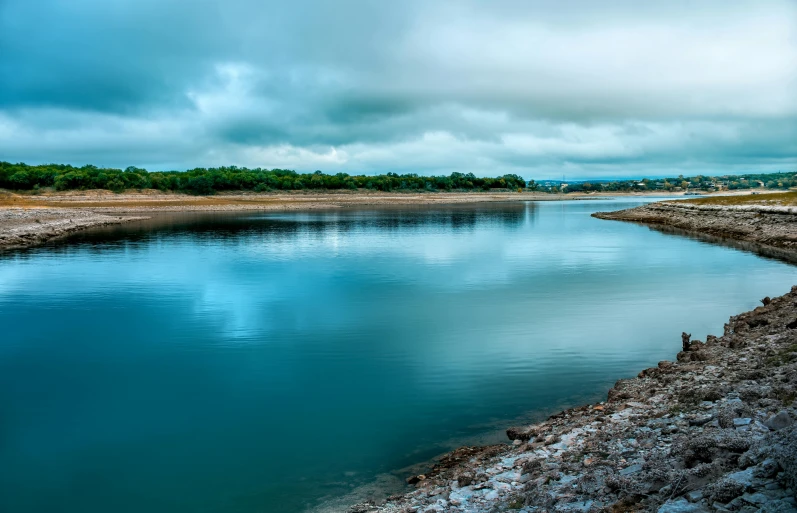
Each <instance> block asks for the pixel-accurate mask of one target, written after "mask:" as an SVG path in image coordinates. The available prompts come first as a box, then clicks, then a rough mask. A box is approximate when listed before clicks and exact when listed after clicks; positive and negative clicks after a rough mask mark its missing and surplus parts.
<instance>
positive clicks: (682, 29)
mask: <svg viewBox="0 0 797 513" xmlns="http://www.w3.org/2000/svg"><path fill="white" fill-rule="evenodd" d="M0 160H10V161H15V162H16V161H24V162H28V163H44V162H68V163H72V164H85V163H92V164H97V165H105V166H114V167H126V166H128V165H135V166H140V167H146V168H147V169H150V170H159V169H186V168H190V167H195V166H213V165H229V164H235V165H240V166H250V167H258V166H259V167H269V168H271V167H286V168H293V169H297V170H301V171H312V170H315V169H321V170H324V171H326V172H339V171H346V172H349V173H363V172H364V173H381V172H387V171H396V172H417V173H422V174H429V173H450V172H452V171H465V172H468V171H472V172H474V173H477V174H483V175H496V174H503V173H507V172H514V173H518V174H521V175H523V176H525V177H527V178H553V177H559V176H561V175H563V174H566V175H567V176H568V178H577V177H584V178H588V177H609V176H642V175H647V176H654V175H662V174H664V175H672V174H678V173H684V174H696V173H714V172H716V173H726V172H745V171H768V170H772V171H776V170H797V0H782V1H766V0H756V1H749V2H748V1H744V0H739V1H734V2H727V1H724V0H720V1H709V0H706V1H698V2H682V1H677V0H668V1H662V2H638V1H628V2H609V1H607V2H593V1H591V0H589V1H587V0H584V1H564V2H560V1H557V2H552V1H547V2H542V1H529V0H525V1H523V0H517V1H515V0H492V1H486V0H485V1H474V0H402V1H401V2H385V1H382V0H370V1H369V0H336V1H329V0H292V1H291V2H285V1H278V0H35V1H32V0H0Z"/></svg>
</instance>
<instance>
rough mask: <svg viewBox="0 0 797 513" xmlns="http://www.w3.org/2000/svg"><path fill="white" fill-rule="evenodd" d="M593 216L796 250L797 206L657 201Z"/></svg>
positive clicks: (791, 250)
mask: <svg viewBox="0 0 797 513" xmlns="http://www.w3.org/2000/svg"><path fill="white" fill-rule="evenodd" d="M592 215H593V217H597V218H599V219H608V220H616V221H633V222H639V223H645V224H647V225H652V226H659V227H667V228H676V229H680V230H686V231H689V232H695V233H699V234H702V235H709V236H714V237H720V238H726V239H731V240H734V241H741V242H749V243H754V244H757V245H759V246H761V247H763V248H767V247H769V248H777V249H785V250H788V251H790V252H793V253H797V228H796V225H795V223H797V207H788V206H776V205H741V206H729V205H700V204H694V203H687V202H683V201H679V202H661V203H651V204H648V205H644V206H641V207H636V208H631V209H628V210H620V211H617V212H596V213H595V214H592Z"/></svg>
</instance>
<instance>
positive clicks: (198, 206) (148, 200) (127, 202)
mask: <svg viewBox="0 0 797 513" xmlns="http://www.w3.org/2000/svg"><path fill="white" fill-rule="evenodd" d="M740 194H742V193H740ZM682 196H684V195H683V193H664V192H649V193H636V192H635V193H589V194H547V193H536V192H521V193H518V192H433V193H431V192H430V193H410V192H399V193H385V192H373V191H352V192H345V191H339V192H334V193H331V192H316V191H295V192H290V193H286V192H281V193H250V192H231V193H220V194H216V195H213V196H190V195H186V194H176V193H164V192H161V191H155V190H145V191H141V192H126V193H121V194H116V193H112V192H110V191H105V190H88V191H66V192H46V193H42V194H16V193H11V192H8V191H1V190H0V250H8V249H20V248H25V247H30V246H36V245H39V244H42V243H45V242H48V241H51V240H55V239H58V238H62V237H64V236H67V235H70V234H72V233H74V232H77V231H80V230H84V229H88V228H92V227H97V226H108V225H114V224H122V223H127V222H131V221H140V220H144V219H149V218H151V217H152V215H154V214H157V213H170V212H244V211H261V212H288V211H312V210H326V209H328V210H335V209H344V208H359V207H379V208H386V207H390V206H397V207H398V206H402V207H403V206H413V205H416V206H455V205H459V206H462V205H476V204H483V203H504V202H526V201H568V200H596V199H601V200H607V201H610V200H611V198H617V197H619V198H622V197H656V198H659V197H662V198H665V197H666V198H677V197H682Z"/></svg>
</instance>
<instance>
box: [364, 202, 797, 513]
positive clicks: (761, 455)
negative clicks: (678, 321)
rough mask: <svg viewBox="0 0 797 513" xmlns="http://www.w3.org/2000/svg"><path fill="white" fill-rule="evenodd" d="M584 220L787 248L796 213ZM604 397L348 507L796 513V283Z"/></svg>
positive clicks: (665, 208) (710, 210)
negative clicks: (402, 490) (406, 487)
mask: <svg viewBox="0 0 797 513" xmlns="http://www.w3.org/2000/svg"><path fill="white" fill-rule="evenodd" d="M595 216H596V217H600V218H603V219H618V220H627V221H637V222H644V223H651V224H653V225H659V226H669V227H675V228H677V229H682V230H693V231H696V232H698V233H701V234H708V235H712V236H719V237H723V238H728V237H730V238H733V239H736V240H742V241H746V242H751V243H756V244H762V245H766V246H769V247H774V248H779V249H780V250H782V251H787V252H789V253H790V254H793V253H794V252H795V249H797V246H796V245H795V243H796V242H797V230H795V226H797V225H795V221H797V211H794V210H792V209H790V208H782V207H743V208H733V207H731V208H728V207H721V208H717V207H711V206H692V205H686V204H671V203H662V204H651V205H646V206H643V207H638V208H635V209H630V210H626V211H621V212H612V213H599V214H595ZM682 343H683V351H681V352H680V353H678V355H677V356H676V358H675V360H674V361H663V362H659V364H658V366H656V367H653V368H650V369H646V370H644V371H642V372H640V373H639V375H638V376H637V377H636V378H633V379H627V380H620V381H618V382H617V383H616V384H615V386H614V387H613V388H612V389H611V390H610V391H609V392H608V397H607V399H606V401H604V402H601V403H600V404H590V405H585V406H581V407H578V408H573V409H570V410H566V411H563V412H561V413H559V414H556V415H553V416H552V417H550V418H549V419H548V420H546V421H545V422H541V423H539V424H534V425H530V426H520V427H514V428H510V429H508V430H507V436H508V437H509V439H510V440H513V442H512V444H511V445H508V444H507V445H494V446H488V447H462V448H459V449H457V450H455V451H453V452H451V453H449V454H447V455H445V456H444V457H442V458H441V459H440V461H439V462H438V463H437V464H435V465H434V467H433V468H431V469H430V470H429V471H428V472H426V473H425V474H422V475H417V476H413V477H411V478H410V479H409V480H408V483H409V484H411V485H413V486H414V489H413V490H412V491H410V492H409V493H407V494H404V495H398V496H393V497H389V498H388V499H387V500H385V501H379V502H368V503H363V504H358V505H356V506H354V507H352V508H351V510H350V511H352V512H358V513H399V512H402V513H403V512H407V513H409V512H443V511H446V512H499V511H520V512H527V513H531V512H540V513H541V512H598V511H606V512H625V511H658V512H659V513H681V512H684V513H686V512H693V513H702V512H723V513H724V512H743V513H748V512H750V513H752V512H756V511H762V512H770V513H774V512H796V511H797V500H795V490H797V423H796V422H797V402H796V400H797V286H796V287H794V288H792V290H791V292H790V293H788V294H786V295H784V296H781V297H778V298H775V299H770V298H764V299H762V306H760V307H758V308H756V309H755V310H753V311H750V312H746V313H743V314H741V315H737V316H735V317H731V319H730V321H729V322H728V323H727V324H726V325H725V331H724V334H723V336H722V337H713V336H709V337H707V339H706V340H705V341H700V340H692V339H691V335H689V334H686V333H684V335H683V340H682Z"/></svg>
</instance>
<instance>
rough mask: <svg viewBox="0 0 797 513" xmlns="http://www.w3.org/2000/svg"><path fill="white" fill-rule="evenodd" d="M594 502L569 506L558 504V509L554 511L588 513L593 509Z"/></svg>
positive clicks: (569, 504)
mask: <svg viewBox="0 0 797 513" xmlns="http://www.w3.org/2000/svg"><path fill="white" fill-rule="evenodd" d="M593 503H594V501H583V502H570V503H567V504H557V505H556V509H555V510H554V511H561V512H567V513H587V512H588V511H589V510H590V508H592V504H593Z"/></svg>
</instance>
